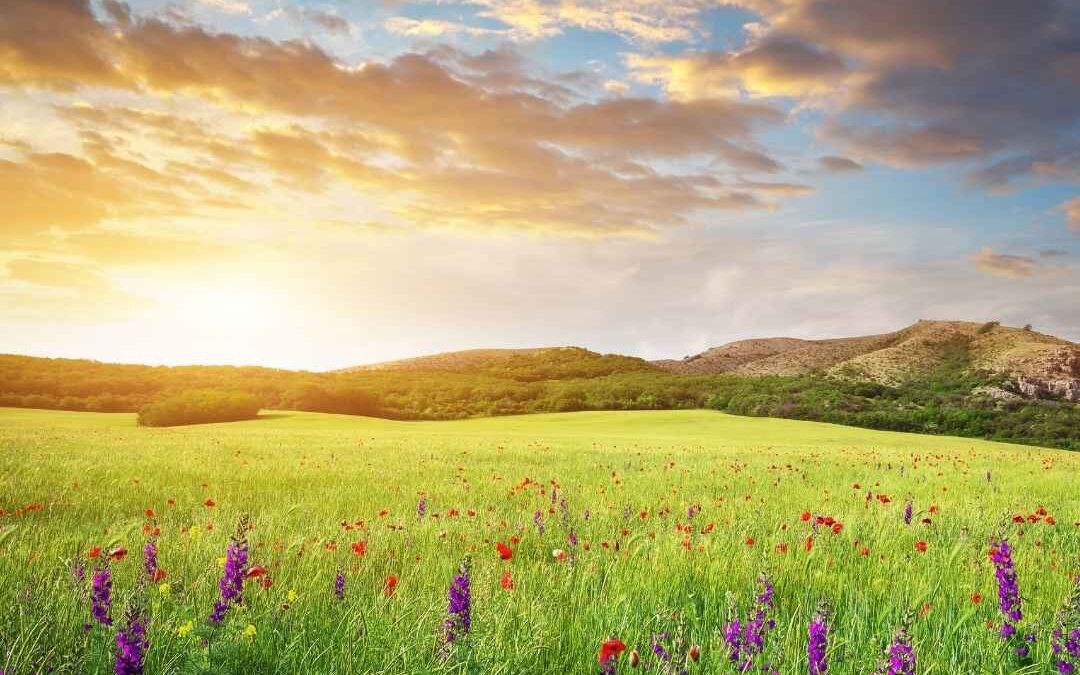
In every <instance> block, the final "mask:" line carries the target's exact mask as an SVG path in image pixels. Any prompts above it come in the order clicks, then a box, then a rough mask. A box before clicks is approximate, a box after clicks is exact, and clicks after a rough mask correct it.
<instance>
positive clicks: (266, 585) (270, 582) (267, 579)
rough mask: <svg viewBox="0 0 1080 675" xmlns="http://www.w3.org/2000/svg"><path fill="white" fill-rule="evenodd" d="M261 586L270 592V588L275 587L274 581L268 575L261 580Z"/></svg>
mask: <svg viewBox="0 0 1080 675" xmlns="http://www.w3.org/2000/svg"><path fill="white" fill-rule="evenodd" d="M259 585H260V586H262V587H263V590H269V589H270V587H271V586H273V585H274V580H273V579H271V578H270V575H269V574H267V575H266V576H265V577H263V578H262V579H259Z"/></svg>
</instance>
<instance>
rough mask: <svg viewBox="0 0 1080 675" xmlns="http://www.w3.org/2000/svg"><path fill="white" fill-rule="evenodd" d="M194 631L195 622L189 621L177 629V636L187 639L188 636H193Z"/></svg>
mask: <svg viewBox="0 0 1080 675" xmlns="http://www.w3.org/2000/svg"><path fill="white" fill-rule="evenodd" d="M193 630H195V622H193V621H191V620H190V619H188V622H187V623H185V624H184V625H183V626H180V627H179V628H177V629H176V634H177V635H179V636H180V637H187V636H188V635H191V631H193Z"/></svg>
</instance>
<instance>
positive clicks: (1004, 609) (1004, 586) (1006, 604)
mask: <svg viewBox="0 0 1080 675" xmlns="http://www.w3.org/2000/svg"><path fill="white" fill-rule="evenodd" d="M990 561H991V562H993V564H994V576H995V577H996V578H997V582H998V608H999V609H1000V610H1001V615H1002V617H1004V619H1005V621H1004V622H1003V623H1002V624H1001V637H1002V638H1003V639H1006V640H1010V639H1012V638H1013V636H1015V635H1016V631H1017V625H1018V624H1019V623H1020V621H1021V620H1022V619H1023V618H1024V614H1023V609H1022V606H1021V605H1022V602H1021V600H1020V586H1019V584H1017V580H1016V566H1015V564H1014V563H1013V559H1012V549H1011V548H1010V547H1009V542H1008V541H1006V540H1004V539H1002V540H1000V541H997V542H994V543H992V544H991V547H990ZM1021 656H1024V654H1022V655H1021Z"/></svg>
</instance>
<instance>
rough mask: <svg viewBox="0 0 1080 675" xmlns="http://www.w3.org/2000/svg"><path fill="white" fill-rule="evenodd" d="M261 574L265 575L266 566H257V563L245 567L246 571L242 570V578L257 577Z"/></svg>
mask: <svg viewBox="0 0 1080 675" xmlns="http://www.w3.org/2000/svg"><path fill="white" fill-rule="evenodd" d="M262 576H266V568H265V567H259V566H258V565H255V566H253V567H249V568H248V569H247V571H246V572H244V578H245V579H258V578H259V577H262Z"/></svg>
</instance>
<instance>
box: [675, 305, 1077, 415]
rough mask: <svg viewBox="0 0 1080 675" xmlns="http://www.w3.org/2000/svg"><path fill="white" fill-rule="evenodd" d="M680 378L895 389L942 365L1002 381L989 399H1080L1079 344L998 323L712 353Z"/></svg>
mask: <svg viewBox="0 0 1080 675" xmlns="http://www.w3.org/2000/svg"><path fill="white" fill-rule="evenodd" d="M655 364H656V365H657V366H659V367H661V368H663V369H664V370H667V371H669V372H674V373H681V374H697V375H715V374H720V373H733V374H736V375H743V376H752V377H761V376H770V375H773V376H797V375H805V374H809V373H824V374H826V375H829V376H833V377H840V378H845V379H850V380H861V381H869V382H876V383H879V384H885V385H890V386H896V385H899V384H902V383H904V382H908V381H911V380H915V379H919V378H924V377H926V376H928V375H929V374H931V373H933V372H935V371H936V370H938V369H940V368H943V367H950V368H959V369H960V370H963V371H967V372H971V373H985V374H987V375H988V376H1003V377H1004V378H1005V380H1006V381H1005V382H1003V383H1002V384H1005V385H1006V387H1005V388H1004V389H1000V388H999V389H1000V391H994V390H991V392H992V393H996V394H997V395H1003V394H1002V393H1001V392H1005V393H1009V392H1012V393H1015V394H1017V395H1023V396H1027V397H1029V398H1060V399H1064V400H1069V401H1080V345H1077V344H1076V343H1073V342H1069V341H1068V340H1064V339H1061V338H1057V337H1054V336H1051V335H1045V334H1043V333H1039V332H1036V331H1033V330H1031V329H1029V328H1012V327H1007V326H1002V325H1000V324H998V323H996V322H990V323H977V322H970V321H919V322H917V323H915V324H913V325H911V326H908V327H907V328H904V329H902V330H899V331H896V332H894V333H885V334H881V335H867V336H861V337H849V338H837V339H826V340H803V339H798V338H765V339H755V340H740V341H738V342H731V343H728V344H725V345H721V346H719V347H713V348H712V349H708V350H706V351H704V352H702V353H700V354H696V355H694V356H689V357H687V358H685V359H682V360H681V361H674V360H665V361H656V362H655Z"/></svg>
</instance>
